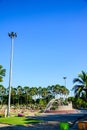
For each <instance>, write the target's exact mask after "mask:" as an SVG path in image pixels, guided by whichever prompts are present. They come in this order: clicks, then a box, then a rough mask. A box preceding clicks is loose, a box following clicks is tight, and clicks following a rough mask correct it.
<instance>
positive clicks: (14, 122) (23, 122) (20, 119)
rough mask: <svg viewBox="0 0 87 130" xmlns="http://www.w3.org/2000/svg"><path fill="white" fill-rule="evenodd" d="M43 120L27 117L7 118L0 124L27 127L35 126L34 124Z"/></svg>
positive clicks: (0, 120)
mask: <svg viewBox="0 0 87 130" xmlns="http://www.w3.org/2000/svg"><path fill="white" fill-rule="evenodd" d="M40 122H42V121H41V120H36V119H30V118H26V117H6V118H0V123H3V124H10V125H26V124H33V123H40Z"/></svg>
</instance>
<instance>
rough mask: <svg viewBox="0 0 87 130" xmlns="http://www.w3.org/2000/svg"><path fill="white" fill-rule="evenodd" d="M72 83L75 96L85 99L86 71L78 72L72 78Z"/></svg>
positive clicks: (86, 92) (86, 91)
mask: <svg viewBox="0 0 87 130" xmlns="http://www.w3.org/2000/svg"><path fill="white" fill-rule="evenodd" d="M73 83H74V87H73V90H74V94H75V97H80V98H83V97H84V100H85V101H87V72H85V71H82V72H81V73H80V74H78V77H77V78H74V80H73ZM83 95H85V96H83Z"/></svg>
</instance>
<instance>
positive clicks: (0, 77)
mask: <svg viewBox="0 0 87 130" xmlns="http://www.w3.org/2000/svg"><path fill="white" fill-rule="evenodd" d="M5 72H6V70H5V69H3V66H2V65H0V82H2V81H3V77H4V76H5Z"/></svg>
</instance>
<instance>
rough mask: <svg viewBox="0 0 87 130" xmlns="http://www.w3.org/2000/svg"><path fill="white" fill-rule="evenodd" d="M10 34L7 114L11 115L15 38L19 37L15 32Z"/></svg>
mask: <svg viewBox="0 0 87 130" xmlns="http://www.w3.org/2000/svg"><path fill="white" fill-rule="evenodd" d="M8 36H9V37H10V38H11V54H10V71H9V95H8V108H7V116H8V117H9V116H10V104H11V85H12V63H13V49H14V38H15V37H17V34H16V33H14V32H10V33H8Z"/></svg>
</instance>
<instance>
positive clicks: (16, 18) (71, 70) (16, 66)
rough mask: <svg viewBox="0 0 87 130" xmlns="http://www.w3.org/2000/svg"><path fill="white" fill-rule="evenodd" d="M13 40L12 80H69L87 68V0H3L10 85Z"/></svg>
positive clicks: (2, 48) (3, 51)
mask: <svg viewBox="0 0 87 130" xmlns="http://www.w3.org/2000/svg"><path fill="white" fill-rule="evenodd" d="M11 31H14V32H17V34H18V37H17V38H15V40H14V60H13V74H12V86H13V87H17V86H18V85H21V86H23V87H24V86H30V87H34V86H36V87H39V86H42V87H47V86H48V85H55V84H60V85H64V79H63V77H64V76H66V77H67V80H66V86H67V88H68V89H69V90H70V89H71V88H72V86H73V83H72V81H73V78H75V77H77V76H78V73H80V72H81V71H82V70H84V71H87V58H86V57H87V1H86V0H0V64H1V65H3V67H4V68H5V69H6V76H5V78H4V82H3V83H2V84H3V85H4V86H5V87H8V81H9V60H10V48H11V40H10V38H9V37H8V32H11Z"/></svg>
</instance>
